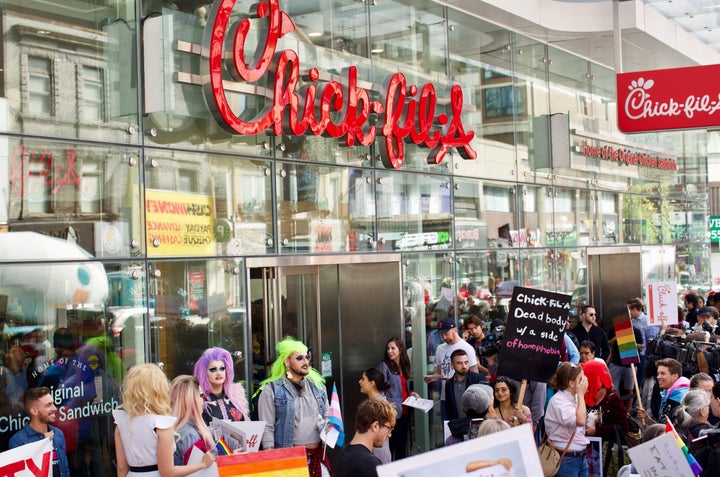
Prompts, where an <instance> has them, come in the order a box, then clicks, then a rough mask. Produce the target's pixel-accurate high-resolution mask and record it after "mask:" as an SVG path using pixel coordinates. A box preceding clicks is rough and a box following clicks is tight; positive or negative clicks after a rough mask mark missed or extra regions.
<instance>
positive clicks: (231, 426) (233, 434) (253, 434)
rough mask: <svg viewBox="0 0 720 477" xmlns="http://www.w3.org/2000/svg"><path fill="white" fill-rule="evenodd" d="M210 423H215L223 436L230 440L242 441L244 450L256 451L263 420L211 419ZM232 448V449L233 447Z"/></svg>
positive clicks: (259, 441) (263, 429)
mask: <svg viewBox="0 0 720 477" xmlns="http://www.w3.org/2000/svg"><path fill="white" fill-rule="evenodd" d="M212 425H213V426H215V425H217V426H218V427H219V428H220V429H221V430H222V433H223V437H224V438H225V439H226V440H228V442H230V440H232V441H242V442H243V446H244V447H245V452H257V451H258V449H259V448H260V443H261V442H262V436H263V432H264V431H265V421H223V420H221V419H213V422H212ZM233 450H234V449H233Z"/></svg>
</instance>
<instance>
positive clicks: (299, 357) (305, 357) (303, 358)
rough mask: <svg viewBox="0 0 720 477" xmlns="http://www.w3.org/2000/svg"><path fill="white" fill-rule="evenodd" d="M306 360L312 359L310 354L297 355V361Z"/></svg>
mask: <svg viewBox="0 0 720 477" xmlns="http://www.w3.org/2000/svg"><path fill="white" fill-rule="evenodd" d="M305 360H308V361H310V356H306V355H298V356H295V361H305Z"/></svg>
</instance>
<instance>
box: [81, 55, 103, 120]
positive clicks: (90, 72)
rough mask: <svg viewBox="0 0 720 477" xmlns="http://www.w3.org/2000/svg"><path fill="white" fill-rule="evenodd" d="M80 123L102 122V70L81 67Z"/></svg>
mask: <svg viewBox="0 0 720 477" xmlns="http://www.w3.org/2000/svg"><path fill="white" fill-rule="evenodd" d="M81 75H82V93H81V94H82V107H81V109H80V119H81V120H82V121H102V120H103V119H104V116H105V115H104V114H103V104H104V102H103V96H104V88H103V70H101V69H100V68H95V67H92V66H82V69H81Z"/></svg>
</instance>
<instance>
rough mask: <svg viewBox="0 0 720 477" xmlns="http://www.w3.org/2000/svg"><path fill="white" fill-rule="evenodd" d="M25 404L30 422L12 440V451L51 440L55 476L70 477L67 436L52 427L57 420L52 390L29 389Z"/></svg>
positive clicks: (24, 396) (24, 398)
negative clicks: (42, 440)
mask: <svg viewBox="0 0 720 477" xmlns="http://www.w3.org/2000/svg"><path fill="white" fill-rule="evenodd" d="M23 403H24V405H25V410H26V411H27V413H28V415H29V416H30V420H29V421H28V422H27V424H25V426H24V427H23V428H22V429H20V430H19V431H17V433H15V435H13V436H12V437H11V438H10V449H14V448H16V447H20V446H22V445H25V444H30V443H31V442H37V441H39V440H40V439H50V440H52V443H53V460H52V467H53V475H54V476H56V477H57V476H59V477H70V466H69V465H68V458H67V454H66V453H65V436H64V435H63V432H62V431H61V430H60V429H58V428H57V427H54V426H51V425H50V424H53V423H54V422H55V420H56V419H57V408H56V407H55V404H54V402H53V396H52V394H51V393H50V389H48V388H46V387H44V386H41V387H38V388H30V389H28V390H27V391H25V394H24V395H23Z"/></svg>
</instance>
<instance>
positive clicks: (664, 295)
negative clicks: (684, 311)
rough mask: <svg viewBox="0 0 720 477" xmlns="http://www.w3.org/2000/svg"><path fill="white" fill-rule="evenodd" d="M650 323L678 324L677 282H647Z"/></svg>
mask: <svg viewBox="0 0 720 477" xmlns="http://www.w3.org/2000/svg"><path fill="white" fill-rule="evenodd" d="M647 298H648V300H647V304H648V324H649V325H662V324H663V323H666V324H668V325H677V323H678V313H677V307H678V294H677V283H675V282H674V281H672V282H652V283H648V284H647Z"/></svg>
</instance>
